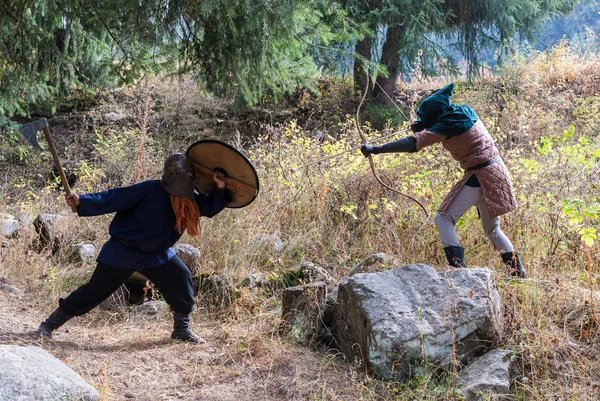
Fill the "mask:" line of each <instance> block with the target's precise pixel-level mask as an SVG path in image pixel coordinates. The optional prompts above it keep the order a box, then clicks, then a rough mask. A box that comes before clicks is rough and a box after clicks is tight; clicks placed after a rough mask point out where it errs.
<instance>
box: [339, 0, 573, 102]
mask: <svg viewBox="0 0 600 401" xmlns="http://www.w3.org/2000/svg"><path fill="white" fill-rule="evenodd" d="M576 3H577V1H571V0H487V1H481V0H392V1H371V0H347V1H345V3H344V5H345V7H346V9H347V10H348V13H349V15H350V16H352V17H353V18H355V19H356V21H357V22H358V23H367V24H369V26H371V27H374V26H376V25H377V24H385V25H387V26H388V29H387V36H386V42H385V44H384V46H383V53H382V56H381V60H380V61H379V62H380V63H381V64H382V65H385V66H386V67H387V76H380V77H378V79H377V83H378V85H377V86H376V87H375V89H374V91H373V95H374V96H376V97H378V99H379V101H380V102H382V103H390V102H391V100H390V99H389V98H388V97H387V96H386V94H389V95H391V92H392V91H393V88H394V85H395V82H396V79H397V77H398V75H399V74H409V73H410V70H411V69H412V66H413V65H414V64H415V62H416V61H418V62H419V67H420V71H421V72H422V73H425V74H431V75H432V74H434V73H436V72H438V71H439V70H440V68H443V69H445V70H447V71H450V72H453V71H454V72H455V71H456V67H457V60H455V59H453V57H452V50H458V51H459V52H460V54H461V55H462V56H463V57H464V58H465V59H466V60H467V61H468V73H469V75H471V76H473V75H475V74H477V73H478V71H479V67H480V66H479V63H478V55H479V54H481V52H482V50H484V49H487V48H490V47H495V48H497V49H498V55H499V57H500V58H501V57H503V55H504V53H505V52H506V50H507V48H508V47H507V46H509V44H510V39H512V38H514V37H516V36H519V37H521V38H531V37H532V35H533V33H534V32H535V29H536V28H537V27H539V26H540V24H542V23H543V22H545V21H547V20H548V19H549V18H550V17H552V16H555V15H559V14H564V13H567V12H570V11H571V10H572V9H573V7H574V6H575V5H576ZM440 43H446V44H447V45H444V46H442V45H440ZM365 48H366V51H365V50H363V49H365ZM369 48H370V38H368V37H367V38H365V39H363V40H362V41H361V42H359V43H358V44H357V52H358V53H360V55H361V56H365V54H370V51H369ZM361 50H363V51H362V52H361ZM359 70H360V68H359V69H357V68H355V77H354V78H355V82H361V81H364V78H363V77H361V76H357V75H356V73H357V72H360V71H359Z"/></svg>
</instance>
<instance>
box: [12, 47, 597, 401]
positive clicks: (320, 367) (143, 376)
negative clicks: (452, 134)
mask: <svg viewBox="0 0 600 401" xmlns="http://www.w3.org/2000/svg"><path fill="white" fill-rule="evenodd" d="M599 82H600V60H599V59H598V57H597V56H595V58H594V57H592V58H590V57H589V56H588V57H587V58H586V59H582V58H580V57H579V56H578V55H577V54H575V53H574V52H572V51H571V49H570V48H569V47H568V46H567V45H566V44H564V43H563V44H560V45H559V46H557V47H555V48H553V49H552V50H550V51H548V52H544V53H539V54H536V55H533V56H531V57H528V58H523V57H520V56H518V55H517V56H515V58H514V59H513V60H512V61H511V62H509V63H507V64H506V66H505V67H504V70H503V71H501V73H500V74H499V75H498V76H494V77H487V78H485V79H482V80H480V81H477V82H474V83H469V84H467V83H464V82H457V90H456V92H455V96H454V98H453V101H454V102H455V103H457V104H462V103H467V104H469V105H471V106H472V107H473V108H474V109H475V110H476V112H477V113H478V114H479V116H480V117H481V119H482V120H483V122H484V123H485V124H486V126H487V127H488V129H489V131H490V133H491V134H492V136H493V137H494V139H495V141H496V145H497V146H498V148H499V149H500V152H501V154H502V156H503V158H504V160H505V162H506V164H507V166H508V168H509V170H510V173H511V177H512V179H513V185H514V188H515V192H516V194H517V198H518V201H519V207H518V209H517V210H516V211H515V212H512V213H510V214H508V215H506V216H503V217H502V224H503V229H504V231H505V233H506V234H507V235H508V236H509V237H510V238H511V239H512V240H513V243H514V244H515V246H516V248H517V249H518V251H519V252H520V253H521V255H522V259H523V262H524V265H525V267H526V269H527V271H528V273H529V274H530V278H528V279H527V280H524V281H514V280H510V276H509V275H508V274H507V272H506V271H505V268H504V267H503V266H502V263H501V260H500V257H499V256H498V255H497V254H496V253H495V251H494V250H493V247H492V246H491V244H489V242H488V241H487V239H486V237H485V236H484V234H483V232H482V230H481V227H480V223H479V220H478V218H477V213H476V212H475V211H470V212H469V213H468V214H467V215H465V217H464V218H463V219H462V220H461V221H460V222H459V223H458V225H457V229H458V231H459V236H460V238H461V240H462V242H463V246H464V247H465V248H466V258H467V263H468V264H469V265H470V266H487V267H489V268H492V269H494V270H496V271H497V273H498V281H499V289H500V291H501V296H502V298H503V301H504V306H505V310H504V326H503V328H502V336H501V340H500V342H499V343H498V344H497V346H498V347H506V348H509V349H512V350H515V351H516V352H519V353H521V354H522V355H523V360H524V368H525V372H526V374H525V376H526V377H525V378H524V379H523V381H522V382H521V383H520V386H519V393H518V395H519V398H520V399H527V400H549V399H557V400H567V399H576V400H592V399H598V397H599V396H600V395H599V394H600V379H599V378H600V359H599V357H598V355H599V351H600V349H599V346H598V344H599V340H600V336H599V330H600V326H599V323H600V315H598V314H597V311H596V310H597V308H598V302H600V298H599V293H598V292H597V288H596V286H597V284H596V281H597V279H598V269H599V267H600V238H597V235H599V233H600V180H599V178H598V177H599V176H600V135H598V131H599V130H600V85H599ZM445 83H446V82H443V80H440V81H439V82H413V83H411V84H410V85H408V86H405V87H403V88H401V89H400V90H399V92H400V93H399V94H398V96H399V99H400V100H401V106H402V107H401V111H391V112H389V114H390V115H395V116H396V117H397V116H400V119H404V118H409V119H410V118H411V116H413V117H414V107H415V106H416V105H417V100H418V99H419V97H420V96H421V95H423V94H426V93H428V91H429V90H432V89H435V88H439V87H440V86H441V85H442V84H445ZM320 89H321V93H320V94H318V95H317V94H314V93H310V92H308V91H298V93H297V94H296V95H295V96H294V97H292V98H290V99H286V100H285V101H284V102H282V103H277V104H274V103H272V102H269V100H268V99H265V102H264V103H263V104H261V106H260V107H258V108H257V109H255V110H252V111H239V110H236V109H235V108H234V106H233V105H230V104H228V103H226V102H222V101H219V100H215V99H212V98H209V97H206V96H205V95H204V94H203V93H202V91H201V89H200V88H198V87H197V86H196V85H195V84H193V82H192V81H191V80H186V79H182V80H179V81H161V80H158V79H156V80H152V81H144V82H142V83H140V84H139V85H138V86H137V87H132V88H129V89H125V90H121V91H115V92H110V93H99V94H97V95H96V96H93V97H92V96H88V95H81V96H80V97H76V98H73V99H70V101H71V103H70V104H69V107H68V108H65V110H69V111H68V112H65V113H64V114H60V115H58V116H56V117H54V118H53V119H51V120H50V124H51V127H52V130H53V133H54V135H55V140H56V142H57V148H58V149H59V152H60V153H61V154H62V155H64V157H65V158H66V159H68V162H67V164H66V165H67V166H68V168H70V170H71V171H73V172H75V173H76V174H77V175H78V176H79V182H78V184H77V186H76V187H75V188H74V190H75V191H77V192H80V193H85V192H91V191H99V190H104V189H108V188H111V187H115V186H122V185H128V184H132V183H134V182H136V181H139V180H142V179H154V178H158V177H159V175H160V171H161V165H162V162H163V160H164V158H165V157H166V156H167V155H168V154H170V153H171V152H174V151H185V149H186V148H187V146H188V145H190V144H191V143H192V142H194V141H195V140H197V139H202V138H217V139H221V140H225V141H227V142H229V143H231V144H233V145H234V146H236V147H238V148H239V149H243V150H244V152H245V153H246V155H247V156H248V157H249V158H250V159H251V160H252V161H253V163H254V165H255V167H256V168H257V171H258V173H259V177H260V180H261V189H260V194H259V196H258V198H257V199H256V200H255V202H254V203H252V204H251V205H250V206H248V207H246V208H243V209H240V210H236V209H233V210H227V211H225V212H223V213H222V214H221V215H219V216H218V217H217V218H215V219H213V220H204V221H203V223H202V236H201V237H200V238H190V237H188V236H184V238H182V240H181V242H185V243H189V244H192V245H194V246H197V247H199V248H200V249H201V253H202V256H201V258H202V262H201V266H202V269H203V271H207V272H209V271H211V272H213V271H214V272H218V273H223V274H226V275H228V276H230V277H232V278H235V279H241V278H243V277H245V276H247V275H248V274H250V273H255V272H263V273H270V274H273V275H277V274H279V273H282V272H285V271H287V270H289V269H291V268H294V267H296V266H297V265H298V264H299V263H300V262H302V261H310V262H313V263H315V264H318V265H321V266H324V267H326V268H327V269H328V270H329V271H330V273H331V274H332V275H333V276H334V277H335V278H336V279H342V278H344V277H345V276H346V275H347V273H348V270H349V269H350V268H351V267H352V266H353V265H354V264H355V263H357V262H358V261H360V260H362V259H363V258H365V257H366V256H368V255H370V254H372V253H378V252H384V253H387V254H389V255H393V256H394V257H396V258H397V259H398V260H399V261H400V263H402V264H405V263H415V262H419V263H427V264H430V265H433V266H437V267H440V268H442V267H443V266H444V263H445V258H444V255H443V251H442V247H441V244H440V243H439V239H438V236H437V232H436V231H435V226H434V224H433V220H432V215H433V214H434V213H435V209H436V207H437V205H439V203H440V202H441V200H442V199H443V197H444V196H445V194H446V193H447V192H448V190H449V188H450V187H451V185H452V184H453V183H454V182H455V181H456V180H457V179H458V178H459V177H460V176H461V174H462V172H461V170H460V168H459V166H458V165H457V163H456V162H455V161H453V160H452V159H451V158H450V156H449V155H448V154H447V152H445V151H444V150H443V149H441V147H433V148H429V149H426V150H424V151H422V152H420V153H416V154H401V155H377V156H376V157H375V160H376V167H377V169H378V172H379V174H380V175H381V176H382V178H383V179H384V180H385V181H386V182H387V183H389V184H390V185H391V186H392V187H394V188H397V189H399V190H401V191H403V192H405V193H408V194H410V195H411V196H414V197H416V198H417V199H419V200H420V201H421V202H423V203H424V204H425V206H426V208H427V210H428V212H429V217H426V216H425V214H424V213H423V211H422V210H421V209H420V208H419V207H418V206H417V205H416V204H415V203H414V202H412V201H410V200H408V199H406V198H403V197H400V196H398V195H397V194H395V193H393V192H391V191H388V190H386V189H384V188H383V187H381V186H380V185H379V184H377V182H376V181H375V179H374V178H373V176H372V174H371V172H370V170H369V166H368V162H367V160H366V159H365V158H364V157H362V155H361V154H360V152H358V151H352V152H348V153H345V154H344V155H342V156H340V157H337V158H334V159H330V160H327V161H324V162H322V163H320V164H314V165H311V166H309V167H306V168H300V169H297V170H294V168H296V167H298V166H302V165H304V164H307V163H309V162H312V161H315V160H318V159H319V158H323V157H327V156H329V155H333V154H336V153H338V152H341V151H343V150H345V149H349V148H352V147H355V146H358V145H360V139H359V136H358V133H357V130H356V126H355V121H354V115H353V113H354V112H355V110H356V107H357V104H358V97H357V96H356V95H355V94H353V92H352V89H351V84H350V83H348V82H338V81H332V80H327V81H324V82H323V83H322V85H321V88H320ZM65 107H66V106H65ZM365 109H366V110H367V111H369V109H368V106H367V107H365ZM109 113H113V114H109ZM116 115H120V116H116ZM386 115H387V114H386V113H375V112H373V110H371V111H370V113H369V114H367V113H365V114H364V115H363V116H362V117H361V120H360V123H361V124H362V126H363V130H364V131H365V133H366V134H367V136H368V137H369V138H370V139H371V140H373V139H375V138H378V137H381V136H384V135H389V134H391V133H393V132H394V130H396V131H397V130H399V129H402V128H405V125H402V123H401V125H399V126H393V127H389V126H387V127H386V120H385V116H386ZM115 116H116V117H115ZM382 116H383V117H382ZM111 118H112V119H113V120H118V121H116V122H114V121H111ZM369 118H370V119H371V121H369V120H368V119H369ZM375 127H378V128H380V129H376V128H375ZM402 135H403V134H400V136H402ZM1 138H2V142H1V143H0V166H1V167H2V173H1V175H0V180H1V185H0V210H3V211H5V212H6V213H10V214H12V215H15V216H20V215H25V216H32V217H35V216H36V215H37V214H38V213H61V214H65V215H69V214H70V211H69V210H68V208H67V206H66V205H65V203H64V201H63V200H62V194H61V193H60V192H58V191H57V190H56V188H55V187H56V179H54V180H52V179H49V178H48V176H47V175H46V174H45V173H46V171H47V170H48V167H49V165H50V163H51V157H50V155H49V153H48V152H47V151H43V152H41V153H35V152H33V151H32V150H31V149H30V148H29V147H28V146H27V145H25V144H24V143H23V142H22V141H20V140H19V139H18V137H17V136H16V135H15V134H10V133H8V134H3V135H2V137H1ZM390 140H391V139H390ZM109 221H110V216H104V217H97V218H79V219H75V218H73V219H72V221H71V222H70V223H69V233H68V240H69V241H71V242H77V241H80V240H87V241H91V242H93V243H94V244H95V245H96V246H97V247H98V248H99V247H100V246H101V245H102V244H103V242H104V241H105V240H106V239H107V227H108V223H109ZM265 234H266V235H277V236H279V237H280V238H281V239H282V241H283V243H284V247H283V249H281V250H280V251H275V250H273V249H271V248H270V247H265V246H259V245H257V244H258V242H257V238H259V237H261V236H264V235H265ZM33 239H34V233H33V232H32V230H30V231H28V232H27V233H26V234H25V235H23V236H21V237H20V238H18V239H12V240H7V242H6V244H5V247H3V248H0V277H1V278H2V280H5V281H6V282H8V283H10V284H12V285H15V286H17V287H19V288H22V289H24V290H25V291H26V295H25V296H24V297H23V298H19V300H17V301H15V300H13V298H10V297H9V296H8V295H6V294H4V293H2V292H0V305H1V309H0V312H2V314H3V315H4V314H7V315H10V316H13V317H11V318H7V319H4V327H3V323H0V333H4V334H6V333H12V334H13V335H12V336H8V335H4V336H0V342H17V343H24V342H26V340H24V339H23V338H22V337H20V336H18V335H14V333H16V332H19V331H25V330H26V329H31V330H32V329H35V328H36V326H37V324H39V321H40V319H41V318H42V317H44V315H45V314H47V313H49V312H50V311H51V310H53V308H54V307H55V306H56V304H57V300H58V298H60V297H62V296H65V295H67V294H68V293H69V292H70V291H72V290H73V289H75V288H76V286H77V285H79V284H82V283H84V282H85V281H86V280H87V278H88V277H89V274H90V271H91V270H92V268H93V267H92V266H85V265H83V266H81V265H72V264H70V262H69V261H68V259H67V257H66V255H64V254H63V253H61V252H58V253H56V254H51V253H50V252H49V251H47V252H43V253H37V252H34V251H32V250H31V247H30V244H31V242H32V241H33ZM280 302H281V300H280V297H279V294H278V293H277V292H275V293H270V292H264V291H250V290H243V291H242V292H241V293H240V294H239V297H238V298H237V299H236V301H235V302H234V303H233V305H231V306H224V305H221V306H219V305H217V306H214V305H208V304H205V303H202V302H200V304H199V308H198V309H197V311H196V312H195V313H194V315H193V318H194V323H193V326H194V328H196V329H197V330H198V331H199V332H200V334H202V335H203V337H205V338H207V340H208V341H209V343H210V344H211V347H213V348H208V349H207V348H203V349H201V350H196V349H195V348H191V347H188V346H186V345H172V344H171V343H168V342H167V343H162V342H161V341H162V340H161V339H162V338H166V337H167V336H168V332H169V331H168V326H169V324H170V322H169V319H168V318H167V317H165V318H163V319H162V320H161V321H160V322H159V323H158V324H155V323H149V324H143V325H142V326H139V325H136V324H133V323H131V322H128V320H127V313H126V312H123V313H119V314H116V315H115V314H110V313H108V312H106V311H101V310H94V311H92V312H91V313H90V314H88V315H86V316H84V317H82V318H79V319H77V320H76V321H73V322H69V323H68V324H67V326H69V327H70V328H69V327H66V328H67V329H69V332H68V333H66V332H64V330H63V331H62V333H63V334H62V337H59V338H62V339H63V340H58V341H57V342H54V343H50V344H48V343H44V344H43V346H44V347H45V348H47V349H48V350H49V351H50V352H52V353H54V354H55V355H60V356H62V357H63V358H66V359H67V360H68V361H70V362H72V366H75V367H76V370H77V371H78V372H80V373H82V374H83V375H84V377H85V378H86V379H87V380H88V381H90V382H91V383H93V384H95V385H97V386H99V388H100V389H101V391H102V393H103V399H105V400H120V399H124V397H127V393H128V392H129V393H132V394H133V395H134V397H133V398H134V399H138V398H136V397H138V396H139V394H142V395H144V394H146V395H148V394H153V395H154V396H156V397H157V398H155V399H165V400H166V399H186V400H187V399H190V400H191V399H195V398H194V397H195V394H198V391H200V390H199V387H198V386H199V385H204V386H209V385H210V386H212V387H210V388H212V389H214V391H216V393H215V394H221V395H223V394H227V395H228V397H230V398H227V397H225V396H223V398H222V399H234V398H238V399H239V397H246V399H276V398H277V397H282V398H285V397H288V399H314V400H351V399H361V400H381V399H385V400H413V399H418V400H426V399H427V400H451V399H458V398H457V396H456V395H455V393H454V383H455V380H454V377H453V376H452V375H450V377H449V379H448V378H445V379H444V380H440V379H439V378H436V377H433V376H432V375H423V376H422V377H418V378H416V379H415V380H413V381H412V382H410V383H408V384H400V383H378V382H376V381H374V380H372V379H369V378H368V377H364V376H363V375H362V374H361V373H360V371H359V370H357V369H355V367H353V366H351V365H349V364H345V363H344V362H342V361H341V360H340V359H339V358H337V357H335V356H332V355H326V354H325V353H324V351H323V350H322V349H318V350H313V349H310V348H306V347H303V344H304V341H305V340H306V338H305V337H304V336H303V335H296V336H295V337H291V336H290V337H283V338H280V337H278V336H277V335H276V326H277V322H278V319H279V315H280V313H281V309H280V308H281V305H280ZM18 316H22V317H18ZM59 333H60V332H59ZM296 334H297V333H296ZM64 339H67V340H68V341H65V340H64ZM96 339H99V340H98V341H100V344H101V346H98V345H95V346H94V345H92V343H93V342H95V341H97V340H96ZM72 344H76V347H75V348H76V350H70V349H71V347H70V346H71V345H72ZM138 357H139V358H141V363H142V364H143V366H136V361H137V359H136V358H138ZM296 360H298V361H301V362H298V365H296V363H294V361H296ZM300 363H303V364H304V365H300ZM121 365H123V366H124V367H125V368H120V367H119V366H121ZM294 366H303V367H302V368H299V367H298V368H296V370H294ZM304 366H305V367H304ZM127 372H133V373H131V375H130V376H129V378H128V377H127V376H126V375H127ZM155 375H159V376H160V377H161V379H160V383H158V384H157V383H154V382H152V380H153V378H154V376H155ZM200 376H201V377H202V379H201V380H200V379H198V377H200ZM198 380H200V381H198ZM148 383H152V384H148ZM217 385H221V386H222V387H221V390H219V387H218V386H217ZM130 386H131V387H130ZM144 386H147V387H144ZM244 388H245V389H253V392H252V394H253V395H249V394H250V393H248V394H246V393H245V392H243V391H242V389H244ZM287 388H292V389H293V391H292V392H291V393H286V391H288V390H286V389H287ZM219 391H220V392H219ZM176 392H178V393H180V396H179V397H180V398H169V397H175V396H173V394H174V393H176ZM277 394H279V395H277ZM213 395H214V394H213ZM207 397H209V395H207ZM253 397H256V398H253ZM129 398H132V397H129ZM139 399H145V398H143V396H140V398H139ZM146 399H148V398H146ZM209 399H211V398H210V397H209ZM216 399H219V398H216Z"/></svg>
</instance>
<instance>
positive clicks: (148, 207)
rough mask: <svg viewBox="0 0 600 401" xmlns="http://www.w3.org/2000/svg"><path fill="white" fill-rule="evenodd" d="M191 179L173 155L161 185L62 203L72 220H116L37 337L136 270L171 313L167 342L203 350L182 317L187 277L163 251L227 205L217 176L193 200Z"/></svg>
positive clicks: (190, 305) (189, 307) (190, 298)
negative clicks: (93, 262)
mask: <svg viewBox="0 0 600 401" xmlns="http://www.w3.org/2000/svg"><path fill="white" fill-rule="evenodd" d="M193 177H194V171H193V169H192V166H191V164H190V162H189V161H188V160H187V159H186V157H185V155H184V154H182V153H175V154H173V155H171V156H169V157H168V158H167V160H166V161H165V165H164V170H163V175H162V179H161V180H150V181H144V182H141V183H139V184H135V185H132V186H129V187H125V188H116V189H111V190H108V191H104V192H99V193H94V194H87V195H77V194H71V195H70V196H66V200H67V203H68V204H69V206H71V205H75V206H77V213H78V215H79V216H98V215H102V214H108V213H113V212H116V214H115V216H114V218H113V220H112V222H111V224H110V227H109V234H110V239H109V240H108V241H107V242H106V244H105V245H104V246H103V247H102V250H101V251H100V254H99V255H98V259H97V262H98V265H97V267H96V269H95V270H94V273H93V274H92V277H91V278H90V280H89V281H88V282H87V283H86V284H84V285H83V286H81V287H79V288H78V289H77V290H75V291H74V292H73V293H71V294H70V295H69V296H67V297H66V298H61V299H60V300H59V307H58V308H57V309H56V310H55V311H54V312H53V313H52V314H51V315H50V316H49V317H48V319H46V320H45V321H44V322H43V323H42V324H41V325H40V327H39V329H38V330H37V333H39V334H41V335H44V336H46V337H49V338H51V337H52V332H53V331H54V330H56V329H57V328H59V327H60V326H62V325H63V324H64V323H66V322H67V321H68V320H69V319H71V318H72V317H74V316H81V315H83V314H85V313H87V312H89V311H90V310H92V309H93V308H95V307H96V306H98V305H99V304H100V303H101V302H102V301H104V300H105V299H106V298H108V297H109V296H110V295H111V294H112V293H113V292H115V291H116V290H117V289H118V288H119V287H120V286H121V285H122V284H123V283H124V282H125V280H127V279H128V278H129V276H131V274H132V273H133V272H134V271H140V272H141V273H142V274H143V275H144V276H146V277H147V278H148V279H150V280H151V281H152V282H153V283H154V284H155V285H156V287H158V289H159V290H160V292H161V294H162V295H163V297H164V299H165V301H166V302H167V303H168V304H169V306H170V307H171V310H172V311H173V319H174V322H175V323H174V328H173V332H172V334H171V338H173V339H178V340H183V341H188V342H195V343H204V342H205V341H204V340H203V339H202V338H201V337H199V336H198V335H196V334H195V333H194V332H193V331H191V330H190V324H189V323H190V320H189V314H190V313H191V312H192V311H193V309H194V294H193V287H192V278H191V273H190V271H189V269H188V268H187V266H186V265H185V264H184V263H183V262H182V261H181V260H180V259H179V258H178V257H177V256H176V255H175V253H174V252H173V250H172V249H171V248H170V247H171V246H173V245H174V244H175V243H176V242H177V241H178V240H179V238H180V237H181V236H182V234H183V233H184V232H185V231H186V230H187V232H188V234H190V235H198V224H199V221H200V216H204V217H209V218H210V217H213V216H215V215H217V214H218V213H219V212H221V210H223V209H224V208H225V207H226V206H227V204H229V203H230V202H231V200H232V198H231V193H230V192H229V191H228V190H227V189H226V188H225V182H224V181H223V180H222V179H221V178H222V176H221V175H219V174H218V173H215V175H214V176H213V180H214V181H215V183H216V188H215V189H214V190H213V192H212V193H210V194H209V195H208V196H206V195H203V194H196V193H194V189H195V186H194V180H193Z"/></svg>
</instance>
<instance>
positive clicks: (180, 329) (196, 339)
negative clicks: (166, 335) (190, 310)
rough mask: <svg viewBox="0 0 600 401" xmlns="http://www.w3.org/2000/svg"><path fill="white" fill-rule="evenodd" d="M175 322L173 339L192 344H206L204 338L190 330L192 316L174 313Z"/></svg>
mask: <svg viewBox="0 0 600 401" xmlns="http://www.w3.org/2000/svg"><path fill="white" fill-rule="evenodd" d="M173 320H174V322H175V324H174V325H173V333H171V338H173V339H175V340H182V341H187V342H191V343H198V344H204V343H206V341H204V339H203V338H202V337H200V336H198V335H197V334H196V333H194V332H193V331H192V330H190V315H188V314H187V313H178V312H173Z"/></svg>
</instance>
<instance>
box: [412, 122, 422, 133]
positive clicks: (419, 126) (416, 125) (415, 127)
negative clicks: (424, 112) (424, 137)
mask: <svg viewBox="0 0 600 401" xmlns="http://www.w3.org/2000/svg"><path fill="white" fill-rule="evenodd" d="M410 129H411V130H412V132H421V131H423V130H424V129H425V124H423V122H422V121H415V122H414V123H412V124H411V125H410Z"/></svg>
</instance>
